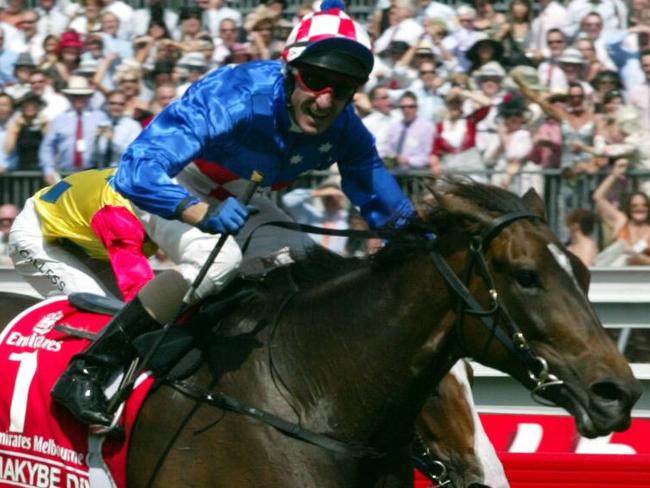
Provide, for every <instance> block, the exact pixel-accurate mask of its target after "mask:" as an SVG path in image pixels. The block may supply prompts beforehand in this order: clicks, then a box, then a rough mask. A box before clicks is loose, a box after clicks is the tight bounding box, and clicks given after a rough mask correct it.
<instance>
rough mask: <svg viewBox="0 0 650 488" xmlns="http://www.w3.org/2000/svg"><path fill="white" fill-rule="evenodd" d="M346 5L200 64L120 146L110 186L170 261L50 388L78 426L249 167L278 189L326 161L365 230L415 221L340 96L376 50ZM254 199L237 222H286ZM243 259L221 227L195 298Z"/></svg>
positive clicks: (223, 219) (174, 297)
mask: <svg viewBox="0 0 650 488" xmlns="http://www.w3.org/2000/svg"><path fill="white" fill-rule="evenodd" d="M343 8H344V5H343V4H342V3H341V2H340V0H325V1H324V2H323V4H322V6H321V11H319V12H315V13H312V14H308V15H307V16H305V17H304V18H303V19H302V20H301V21H300V23H299V24H298V25H297V26H295V28H294V29H293V31H292V32H291V34H290V36H289V38H288V39H287V43H286V47H285V50H284V52H283V60H282V61H255V62H251V63H246V64H243V65H231V66H225V67H223V68H221V69H218V70H216V71H213V72H212V73H209V74H208V75H206V76H205V77H204V78H203V79H201V80H199V81H198V82H196V83H195V84H194V85H192V86H191V87H190V88H189V90H188V91H187V92H186V94H185V95H184V96H183V98H182V99H180V100H177V101H175V102H174V103H172V104H171V105H170V106H168V107H167V108H166V109H165V110H164V111H163V112H162V113H160V114H159V115H158V116H157V117H156V118H155V119H154V120H153V122H152V123H151V124H150V125H149V126H148V127H147V128H146V129H145V130H144V131H143V132H142V134H141V135H140V136H139V137H138V138H137V139H136V140H135V141H134V142H133V143H132V144H131V146H130V147H129V148H128V150H127V151H126V152H125V153H124V155H123V157H122V160H121V162H120V164H119V166H118V170H117V173H116V174H115V177H114V179H113V185H114V187H115V189H117V190H118V191H119V192H120V193H121V194H122V195H124V196H126V197H127V198H128V199H129V200H130V201H131V202H132V203H133V204H134V206H135V211H136V215H137V216H138V218H139V219H140V221H141V222H142V223H143V224H144V226H145V229H146V230H147V234H148V235H149V237H150V238H151V239H152V240H153V241H154V242H155V243H157V244H158V246H159V247H160V248H161V249H162V250H163V251H165V253H166V254H167V255H168V256H169V257H170V258H171V260H172V261H174V262H175V263H177V264H178V266H177V268H175V269H173V270H171V271H168V272H165V273H162V274H161V275H159V276H158V277H156V278H155V279H154V280H153V281H151V282H150V283H148V284H147V285H146V286H145V287H144V288H143V289H142V290H141V291H140V292H139V293H138V296H137V298H135V299H134V300H133V301H131V302H130V303H128V304H127V305H126V307H125V308H124V309H123V310H122V311H121V312H120V313H119V314H118V315H117V316H116V317H115V318H114V319H113V321H111V323H110V324H109V325H108V326H107V327H106V329H105V330H104V331H103V333H102V335H101V337H100V338H99V339H98V340H97V341H96V342H95V343H94V344H93V345H91V346H90V347H89V348H88V349H87V350H86V351H85V352H84V354H82V355H80V356H77V357H76V358H75V359H74V360H73V361H72V362H71V364H70V366H69V367H68V370H67V371H66V372H65V373H64V374H63V376H62V377H61V378H60V379H59V381H58V382H57V384H56V385H55V386H54V389H53V391H52V395H53V396H54V398H55V399H56V400H57V401H58V402H59V403H61V404H62V405H64V406H65V407H67V408H68V409H69V410H70V411H71V412H72V413H73V414H74V415H75V416H76V417H78V418H79V419H80V420H82V421H83V422H86V423H90V424H103V425H108V424H109V423H110V422H111V418H110V416H109V415H108V414H107V412H106V408H107V405H106V404H107V400H106V397H105V396H104V393H103V391H102V386H103V383H104V382H105V381H106V378H107V377H108V375H109V373H110V372H111V371H112V370H113V369H114V368H116V367H118V366H120V365H123V364H125V363H126V362H128V361H130V360H131V359H133V358H134V357H135V350H134V349H133V347H132V346H131V345H130V344H131V341H132V340H133V339H134V338H135V337H137V336H138V335H141V334H143V333H146V332H148V331H151V330H154V329H156V328H159V327H160V324H162V323H166V322H167V321H169V320H171V319H172V318H173V317H174V314H175V312H176V310H177V309H178V307H179V306H180V304H181V302H182V298H183V296H184V295H185V293H186V292H187V290H188V289H189V286H190V285H191V283H192V282H193V280H194V278H195V277H196V276H197V274H198V272H199V270H200V268H201V266H202V264H203V263H204V262H205V261H206V258H207V256H208V254H209V253H210V251H211V249H212V248H213V247H214V244H215V243H216V241H217V240H218V235H219V234H221V233H224V232H225V233H229V234H231V235H233V234H237V233H238V231H239V230H240V229H242V227H244V224H245V223H246V222H247V220H248V217H249V208H248V207H246V206H244V205H242V204H241V203H240V202H239V201H238V200H237V199H236V195H241V192H242V190H243V188H244V187H245V186H246V180H247V179H248V178H250V177H251V173H252V171H253V170H258V171H259V172H261V173H262V174H263V176H264V185H265V186H270V187H271V188H279V187H282V186H284V185H286V184H288V183H290V182H291V181H292V180H293V179H295V178H296V177H297V176H298V175H300V174H301V173H303V172H305V171H308V170H311V169H325V168H328V167H329V166H330V165H332V164H333V163H335V162H336V163H338V167H339V170H340V173H341V187H342V189H343V191H344V192H345V194H346V195H347V196H348V197H349V199H350V200H351V201H352V203H354V204H355V205H356V206H358V207H359V208H360V210H361V213H362V215H363V217H364V218H365V219H366V220H367V222H368V223H369V225H370V226H371V227H372V228H382V227H389V226H390V227H401V226H403V225H404V224H406V223H407V222H408V221H409V220H410V219H411V218H413V217H414V215H415V210H414V207H413V205H412V203H411V202H410V201H409V200H408V199H407V198H406V197H405V195H404V194H403V193H402V191H401V190H400V189H399V186H398V185H397V183H396V182H395V180H394V179H393V177H392V176H391V175H390V173H389V172H388V171H387V170H386V168H385V167H384V165H383V163H382V161H381V159H380V158H379V156H378V154H377V150H376V148H375V141H374V138H373V137H372V135H371V134H370V133H369V132H368V131H367V130H366V129H365V127H364V126H363V124H362V123H361V121H360V119H359V117H358V116H357V115H356V114H355V112H354V110H353V107H352V106H351V104H350V102H351V100H352V97H353V96H354V93H355V92H356V91H357V90H358V89H359V88H360V87H361V86H363V85H364V83H365V82H366V81H367V79H368V75H369V74H370V72H371V70H372V67H373V62H374V59H373V55H372V52H371V50H370V41H369V39H368V36H367V34H366V33H365V32H364V31H363V30H361V29H360V28H359V26H358V25H357V24H356V23H354V22H353V21H352V19H351V18H350V17H349V16H348V15H347V14H346V13H345V12H344V11H343ZM179 183H180V184H179ZM252 203H253V204H254V205H255V206H256V207H257V208H258V209H259V210H260V215H259V216H258V215H255V216H254V217H252V218H251V219H250V221H249V223H248V225H246V227H247V228H249V227H250V226H251V224H252V221H253V220H255V219H260V218H261V219H263V220H287V217H286V215H284V214H282V213H281V211H280V210H279V209H278V208H277V207H276V206H275V205H274V204H273V203H272V202H271V200H270V199H268V198H266V197H264V196H262V195H258V196H256V197H255V198H254V199H253V201H252ZM273 232H275V234H276V235H275V236H274V235H270V236H269V235H268V232H267V235H266V236H265V238H264V239H261V238H260V239H259V240H260V241H264V242H263V245H262V246H260V248H261V249H262V250H264V251H265V252H269V253H270V252H273V251H275V250H277V249H278V248H279V247H281V246H280V243H282V242H285V243H286V242H287V239H288V238H287V236H286V234H288V232H286V231H280V230H277V229H275V230H274V231H273ZM277 234H280V236H279V237H278V236H277ZM255 238H257V233H255V235H254V236H253V240H255ZM260 252H261V251H260ZM247 256H248V255H247ZM241 261H242V254H241V250H240V248H239V245H238V243H237V241H236V240H235V239H234V238H233V237H229V238H228V240H227V242H226V245H225V246H224V247H223V249H222V251H221V252H220V254H219V256H218V257H217V259H216V260H215V262H214V264H213V265H212V266H211V268H210V269H209V271H208V273H207V276H206V279H205V280H204V281H203V283H202V284H201V286H200V287H199V289H198V296H200V297H201V296H205V295H206V294H209V293H216V292H218V291H219V290H221V289H223V288H224V286H225V285H226V284H227V283H228V282H229V281H230V280H231V279H232V278H233V276H234V275H235V274H236V272H237V269H238V267H239V265H240V263H241Z"/></svg>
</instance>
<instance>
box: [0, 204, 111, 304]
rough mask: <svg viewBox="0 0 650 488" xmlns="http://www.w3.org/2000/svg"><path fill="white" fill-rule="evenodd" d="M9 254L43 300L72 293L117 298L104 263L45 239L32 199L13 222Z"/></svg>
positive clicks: (15, 265) (107, 263)
mask: <svg viewBox="0 0 650 488" xmlns="http://www.w3.org/2000/svg"><path fill="white" fill-rule="evenodd" d="M9 253H10V257H11V260H12V261H13V263H14V267H15V269H16V272H17V273H18V274H20V275H21V276H22V277H23V279H24V280H25V281H26V282H27V283H29V284H30V285H31V286H32V287H34V289H35V290H36V291H37V292H38V293H39V294H40V295H41V296H43V297H49V296H53V295H69V294H70V293H75V292H86V293H95V294H97V295H103V296H111V295H113V296H116V297H121V295H120V292H119V290H118V287H117V284H116V282H115V278H114V275H113V270H112V269H111V266H110V263H109V262H108V261H105V262H104V261H100V260H97V259H90V258H84V257H83V256H81V255H79V254H75V253H72V252H70V251H67V250H66V249H65V248H63V247H61V245H60V244H59V243H57V242H48V241H47V240H46V239H45V237H44V236H43V231H42V229H41V220H40V217H39V216H38V213H37V212H36V209H35V207H34V199H33V197H32V198H29V199H28V200H27V201H26V202H25V205H24V207H23V210H22V211H21V212H20V213H19V214H18V216H17V217H16V220H15V221H14V224H13V226H12V228H11V233H10V235H9Z"/></svg>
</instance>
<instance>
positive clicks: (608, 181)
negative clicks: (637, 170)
mask: <svg viewBox="0 0 650 488" xmlns="http://www.w3.org/2000/svg"><path fill="white" fill-rule="evenodd" d="M627 165H628V161H627V159H619V160H617V161H616V162H615V163H614V167H613V168H612V172H611V173H610V174H609V175H607V177H606V178H605V179H604V180H603V181H602V183H601V184H600V185H599V186H598V188H596V191H594V194H593V199H594V203H595V204H596V210H597V211H598V215H599V216H600V218H601V219H602V221H603V222H604V223H605V224H606V225H608V226H610V227H611V228H612V229H614V231H615V232H618V230H619V229H620V228H621V227H623V226H624V225H625V222H626V221H627V217H625V214H624V213H623V212H621V211H620V210H619V209H618V208H616V206H615V205H613V204H612V203H611V202H610V201H609V200H607V194H608V193H609V191H610V190H611V189H612V186H614V183H616V181H617V180H624V179H625V173H626V171H627Z"/></svg>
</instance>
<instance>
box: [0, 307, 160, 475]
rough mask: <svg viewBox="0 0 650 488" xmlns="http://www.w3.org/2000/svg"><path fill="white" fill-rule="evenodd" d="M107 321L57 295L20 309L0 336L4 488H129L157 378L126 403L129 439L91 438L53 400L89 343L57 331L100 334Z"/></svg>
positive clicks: (0, 453)
mask: <svg viewBox="0 0 650 488" xmlns="http://www.w3.org/2000/svg"><path fill="white" fill-rule="evenodd" d="M109 320H110V317H109V316H107V315H99V314H95V313H91V312H84V311H80V310H78V309H77V308H75V307H74V306H73V305H71V304H70V303H69V302H68V300H67V298H65V297H56V298H51V299H48V300H45V301H43V302H41V303H39V304H36V305H34V306H33V307H31V308H29V309H27V310H25V311H23V312H22V313H21V314H20V315H19V316H18V317H16V318H15V319H14V320H12V321H11V322H10V323H9V324H8V325H7V327H6V328H5V329H4V330H3V331H2V332H1V333H0V487H4V486H20V487H65V488H88V487H91V488H107V487H119V488H121V487H125V486H126V461H127V458H126V457H127V453H128V441H129V439H130V435H131V431H132V426H133V425H134V423H135V420H136V418H137V411H138V409H139V408H140V406H141V405H142V403H143V402H144V398H145V396H146V393H147V392H148V390H149V388H150V386H151V384H152V382H153V378H150V377H145V378H140V379H139V380H140V381H139V386H138V388H136V390H135V391H134V393H133V395H132V396H131V398H130V399H129V402H128V403H127V406H126V409H125V415H124V417H123V421H124V428H125V432H126V440H125V441H115V440H108V439H106V440H105V439H104V438H103V437H98V436H94V435H90V434H89V432H88V428H87V426H85V425H84V424H82V423H80V422H78V421H77V420H75V419H74V418H73V417H72V415H71V414H70V413H68V411H67V410H66V409H64V408H62V407H60V406H59V405H57V404H56V403H54V402H53V401H52V399H51V397H50V390H51V389H52V387H53V385H54V383H55V382H56V380H57V379H58V377H59V376H60V375H61V373H62V372H63V370H64V369H65V368H66V367H67V365H68V363H69V361H70V359H71V357H72V356H73V355H75V354H77V353H79V352H81V351H83V350H84V349H85V348H86V347H87V346H88V345H89V341H88V340H86V339H80V338H77V337H71V336H69V335H66V334H65V333H63V332H59V331H57V330H54V326H55V325H58V324H61V325H67V326H69V327H72V328H76V329H84V330H87V331H89V332H93V333H97V332H99V331H100V330H101V329H102V327H103V326H104V325H105V324H106V323H107V322H108V321H109ZM107 467H108V468H109V471H110V472H107ZM111 473H112V476H111Z"/></svg>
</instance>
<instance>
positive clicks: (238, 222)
mask: <svg viewBox="0 0 650 488" xmlns="http://www.w3.org/2000/svg"><path fill="white" fill-rule="evenodd" d="M252 210H253V209H252V207H251V208H249V207H247V206H244V205H242V204H241V203H239V200H237V199H236V198H235V197H228V198H227V199H226V200H224V202H223V203H221V205H219V206H218V207H217V208H216V209H215V210H214V211H212V212H210V213H209V214H207V215H206V216H205V218H204V219H203V220H202V221H201V222H199V224H198V225H197V227H198V228H199V229H201V230H202V231H203V232H207V233H208V234H223V233H228V234H236V233H237V232H239V231H240V230H241V228H242V227H244V224H245V223H246V220H247V219H248V216H249V215H250V214H251V211H252ZM253 213H254V212H253Z"/></svg>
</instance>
